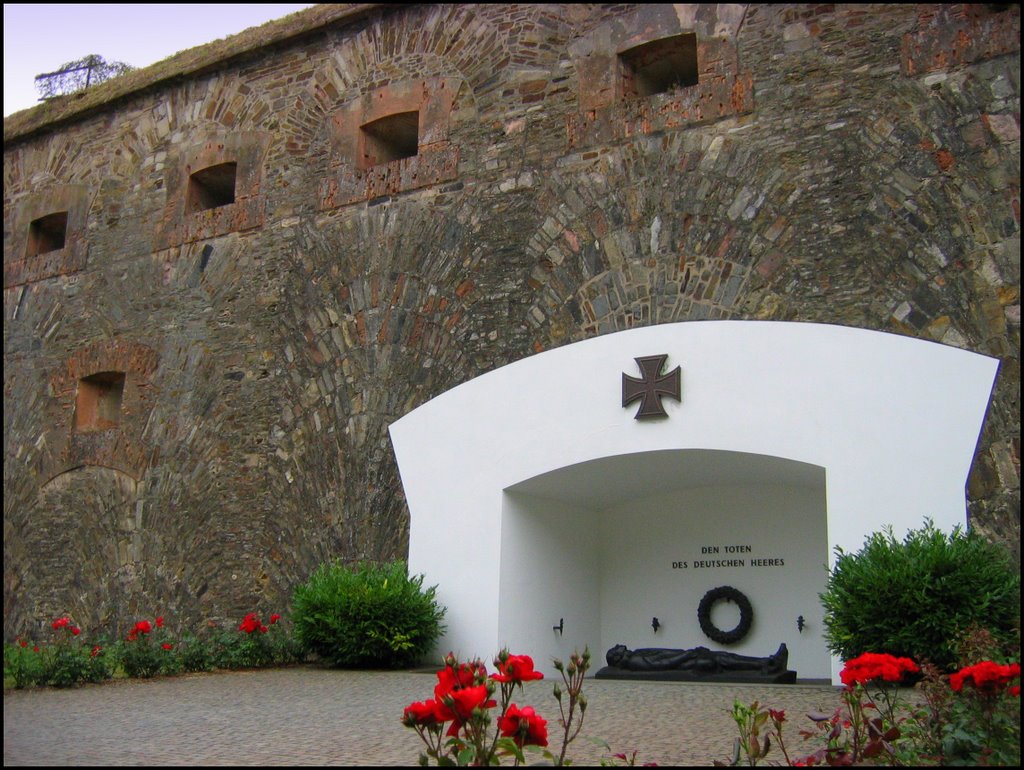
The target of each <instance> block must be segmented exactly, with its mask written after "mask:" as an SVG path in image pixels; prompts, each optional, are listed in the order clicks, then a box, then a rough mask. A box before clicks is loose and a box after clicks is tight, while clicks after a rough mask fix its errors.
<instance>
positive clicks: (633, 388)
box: [622, 355, 682, 420]
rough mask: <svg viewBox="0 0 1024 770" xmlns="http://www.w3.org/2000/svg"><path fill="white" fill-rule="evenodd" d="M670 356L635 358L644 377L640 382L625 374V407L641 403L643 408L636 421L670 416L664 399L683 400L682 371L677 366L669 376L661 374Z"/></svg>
mask: <svg viewBox="0 0 1024 770" xmlns="http://www.w3.org/2000/svg"><path fill="white" fill-rule="evenodd" d="M667 359H668V356H667V355H661V356H644V357H642V358H634V359H633V360H634V361H636V363H637V366H639V367H640V372H641V373H642V374H643V377H642V378H640V379H637V378H636V377H630V376H629V375H628V374H626V373H625V372H623V374H622V406H623V407H627V406H629V405H630V404H632V403H633V402H634V401H636V400H638V399H639V400H640V408H639V409H638V410H637V413H636V415H635V419H637V420H642V419H643V418H645V417H667V416H668V412H666V411H665V407H664V406H662V404H661V399H662V397H663V396H665V397H668V398H674V399H675V400H676V401H680V400H682V399H681V392H682V372H681V371H680V368H679V367H678V366H677V367H676V368H675V369H673V370H672V371H671V372H669V373H668V374H661V367H663V366H664V365H665V361H666V360H667Z"/></svg>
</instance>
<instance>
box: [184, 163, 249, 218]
mask: <svg viewBox="0 0 1024 770" xmlns="http://www.w3.org/2000/svg"><path fill="white" fill-rule="evenodd" d="M237 178H238V164H237V163H234V162H231V163H218V164H217V165H215V166H209V167H207V168H204V169H200V170H199V171H196V172H195V173H193V174H192V175H190V176H189V178H188V193H187V194H186V204H185V208H186V211H187V213H189V214H194V213H196V212H197V211H206V210H207V209H215V208H219V207H220V206H228V205H230V204H232V203H234V202H235V180H236V179H237Z"/></svg>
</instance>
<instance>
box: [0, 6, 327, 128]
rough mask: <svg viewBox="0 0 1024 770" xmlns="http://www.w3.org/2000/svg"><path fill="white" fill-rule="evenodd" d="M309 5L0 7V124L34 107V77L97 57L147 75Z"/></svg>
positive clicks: (35, 95)
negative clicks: (0, 107) (0, 104)
mask: <svg viewBox="0 0 1024 770" xmlns="http://www.w3.org/2000/svg"><path fill="white" fill-rule="evenodd" d="M310 5H311V4H309V3H307V4H305V5H302V4H291V3H270V4H266V5H261V4H258V3H241V4H238V5H232V4H228V3H225V4H218V3H213V4H210V3H204V4H176V5H162V4H152V5H150V4H135V3H133V4H127V5H113V4H98V5H90V4H87V3H84V4H78V5H49V4H32V3H5V4H4V117H7V116H8V115H10V114H11V113H13V112H17V111H19V110H24V109H27V108H28V107H34V106H35V105H36V104H38V103H39V101H38V99H39V94H38V92H37V91H36V89H35V76H36V75H40V74H42V73H45V72H53V71H55V70H57V69H59V68H60V65H62V64H64V63H65V62H69V61H74V60H75V59H81V58H82V57H84V56H87V55H89V54H98V55H99V56H102V57H103V58H104V59H105V60H106V61H122V62H125V63H126V64H131V65H132V66H134V67H139V68H141V67H145V66H147V65H150V64H154V63H156V62H158V61H160V60H161V59H166V58H167V57H168V56H171V55H172V54H175V53H177V52H178V51H183V50H185V49H186V48H195V47H196V46H198V45H203V44H204V43H210V42H212V41H214V40H218V39H220V38H223V37H227V36H228V35H234V34H236V33H238V32H241V31H242V30H244V29H248V28H249V27H256V26H259V25H260V24H264V23H265V22H268V21H272V20H273V19H279V18H281V17H282V16H287V15H288V14H290V13H294V12H295V11H299V10H302V9H303V8H309V6H310Z"/></svg>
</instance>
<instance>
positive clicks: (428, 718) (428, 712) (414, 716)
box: [402, 700, 445, 727]
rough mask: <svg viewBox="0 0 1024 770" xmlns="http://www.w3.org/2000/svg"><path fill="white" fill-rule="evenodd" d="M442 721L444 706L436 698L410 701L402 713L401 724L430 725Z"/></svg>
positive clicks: (407, 725)
mask: <svg viewBox="0 0 1024 770" xmlns="http://www.w3.org/2000/svg"><path fill="white" fill-rule="evenodd" d="M444 721H445V716H444V708H443V707H442V706H441V704H439V703H438V702H437V701H436V700H428V701H422V702H419V703H410V704H409V705H408V706H406V707H405V711H404V712H403V713H402V724H404V725H405V726H406V727H413V726H415V725H421V726H423V727H430V726H431V725H437V724H441V723H442V722H444Z"/></svg>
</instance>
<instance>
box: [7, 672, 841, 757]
mask: <svg viewBox="0 0 1024 770" xmlns="http://www.w3.org/2000/svg"><path fill="white" fill-rule="evenodd" d="M435 682H436V678H435V677H434V675H433V674H429V673H409V672H353V671H330V670H322V669H319V668H316V667H313V666H300V667H296V668H286V669H274V670H267V671H240V672H230V673H228V672H224V673H213V674H190V675H185V676H179V677H172V678H161V679H150V680H131V681H115V682H109V683H106V684H102V685H87V686H85V687H81V688H77V689H73V690H55V689H34V690H27V691H18V690H7V691H5V692H4V764H5V765H143V764H145V765H385V766H386V765H413V764H415V763H416V759H417V757H418V755H419V751H420V747H421V745H422V744H421V743H420V741H419V738H418V737H417V736H416V734H415V733H414V732H413V731H412V730H410V729H408V728H405V727H403V726H402V725H401V724H400V722H399V720H400V718H401V715H402V709H403V708H404V707H405V706H407V705H408V704H409V703H411V702H412V701H419V700H426V699H427V698H429V697H432V692H433V687H434V684H435ZM584 692H585V693H586V695H587V699H588V701H589V704H590V705H589V708H588V709H587V715H586V721H585V723H584V729H583V733H582V734H581V736H580V737H579V738H577V740H576V741H575V742H574V743H573V744H572V746H570V750H569V757H570V758H572V759H573V760H574V764H579V765H588V764H589V765H596V764H599V763H600V760H601V757H602V756H604V755H606V754H607V752H606V750H605V749H603V748H601V747H600V746H599V745H597V744H596V743H593V742H590V741H588V740H586V738H587V737H588V736H589V737H592V738H600V739H603V740H604V741H606V742H607V743H608V744H610V745H611V747H612V751H614V752H619V751H626V752H630V751H632V750H633V749H638V750H639V753H638V755H637V759H638V764H640V763H643V762H651V761H653V762H657V763H658V764H659V765H662V766H665V765H691V766H694V765H709V764H711V762H712V760H715V759H727V758H728V757H729V756H730V753H731V751H732V744H733V739H734V738H735V736H736V728H735V725H734V724H733V722H732V719H731V718H730V717H729V714H728V712H729V710H730V709H731V708H732V703H733V699H734V698H739V699H740V700H741V701H743V702H746V703H748V704H749V703H751V702H752V701H754V700H755V699H757V700H760V702H761V703H762V704H766V705H770V706H771V707H773V708H777V709H778V708H783V709H785V710H786V714H787V716H788V717H789V721H790V723H791V724H792V725H793V728H794V729H793V731H792V735H793V737H794V739H795V738H796V729H797V728H804V727H808V726H810V724H811V723H810V721H809V720H807V719H806V717H805V716H804V714H805V713H806V712H807V711H811V710H815V711H827V712H829V713H831V711H832V710H833V709H834V708H835V707H836V706H837V705H838V704H839V698H838V695H837V690H835V689H834V688H832V687H829V686H820V685H819V686H814V685H799V684H798V685H772V686H756V685H722V684H691V683H680V682H622V681H610V680H593V679H591V680H588V681H587V684H586V685H585V687H584ZM514 702H516V703H518V704H519V705H525V704H530V705H533V706H534V707H535V708H537V710H538V712H539V713H540V714H541V715H542V716H543V717H544V718H546V719H547V720H548V727H549V730H550V729H551V728H553V727H555V725H556V722H557V714H558V709H557V705H556V701H555V699H554V696H553V695H552V693H551V682H550V681H549V680H545V681H543V682H531V683H529V684H527V686H526V693H525V697H524V698H516V699H514ZM551 732H552V741H551V743H552V746H551V748H553V749H558V748H560V746H561V742H560V739H559V738H555V737H554V735H553V733H554V731H553V730H552V731H551ZM796 742H797V743H799V741H798V740H797V741H796Z"/></svg>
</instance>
